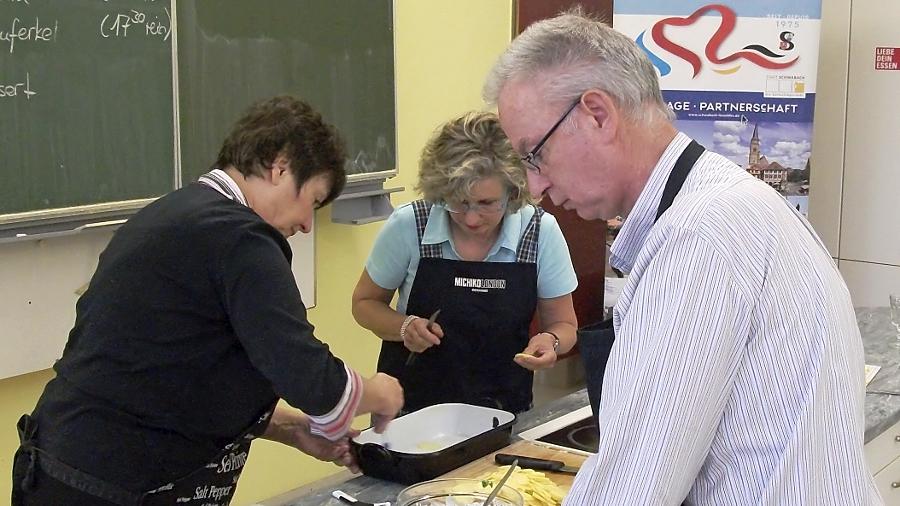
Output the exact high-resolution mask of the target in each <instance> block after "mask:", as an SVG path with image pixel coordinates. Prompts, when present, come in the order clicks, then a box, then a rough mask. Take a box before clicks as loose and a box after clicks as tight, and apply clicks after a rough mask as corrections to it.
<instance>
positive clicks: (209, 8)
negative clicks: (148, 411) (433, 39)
mask: <svg viewBox="0 0 900 506" xmlns="http://www.w3.org/2000/svg"><path fill="white" fill-rule="evenodd" d="M173 90H178V93H174V92H173ZM282 93H290V94H294V95H297V96H300V97H302V98H304V99H306V100H308V101H309V102H310V103H311V104H312V105H313V106H314V107H315V108H316V109H317V110H319V111H320V112H322V115H323V116H324V117H325V119H326V120H327V121H329V122H330V123H333V124H334V125H335V126H336V127H337V128H338V130H339V131H340V132H341V134H342V136H343V137H344V139H345V141H346V143H347V147H348V149H347V152H348V159H347V162H346V168H347V170H348V173H350V174H352V176H351V180H353V179H355V178H357V179H369V178H372V177H375V178H377V177H386V176H387V175H391V174H392V173H393V172H394V171H395V170H396V169H395V167H396V154H395V113H394V111H395V107H394V103H395V100H394V51H393V3H392V1H391V0H258V1H252V2H251V1H247V0H215V1H213V0H177V1H175V0H114V1H108V0H0V118H2V119H0V121H2V126H0V181H2V183H0V229H4V227H6V228H7V229H8V227H9V223H13V224H16V223H19V222H21V221H28V220H29V219H43V217H44V216H45V214H46V213H47V212H48V211H50V213H51V215H54V216H55V215H61V216H63V218H65V217H66V216H71V215H78V214H84V213H87V214H88V215H90V213H91V212H92V211H96V212H100V211H101V210H103V211H105V212H108V210H109V209H110V205H111V204H110V203H112V209H115V208H116V205H117V203H122V204H123V205H125V207H128V206H132V207H137V206H138V205H140V204H143V203H145V202H146V201H147V200H146V199H151V198H154V197H157V196H159V195H162V194H165V193H167V192H169V191H171V190H172V189H174V188H177V187H178V186H180V185H181V184H183V183H186V182H189V181H192V180H194V179H196V177H197V176H198V175H200V174H202V173H203V172H205V171H206V170H208V169H209V167H210V164H211V163H212V162H213V161H214V160H215V157H216V154H217V151H218V149H219V147H220V145H221V142H222V139H223V137H224V136H225V134H226V132H227V129H228V128H229V126H230V125H231V124H232V123H233V122H234V121H235V119H237V118H238V116H239V115H240V114H241V112H242V111H243V110H244V109H245V108H246V107H247V106H248V105H249V104H250V103H252V102H254V101H256V100H258V99H261V98H265V97H269V96H273V95H276V94H282Z"/></svg>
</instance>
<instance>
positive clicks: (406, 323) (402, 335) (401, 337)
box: [400, 314, 418, 342]
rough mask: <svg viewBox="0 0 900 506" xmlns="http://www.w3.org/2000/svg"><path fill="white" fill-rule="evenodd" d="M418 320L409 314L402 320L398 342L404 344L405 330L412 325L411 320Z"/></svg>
mask: <svg viewBox="0 0 900 506" xmlns="http://www.w3.org/2000/svg"><path fill="white" fill-rule="evenodd" d="M416 318H418V316H416V315H414V314H411V315H409V316H407V317H406V319H405V320H403V325H400V340H401V341H403V342H406V328H407V327H409V324H410V323H412V321H413V320H415V319H416Z"/></svg>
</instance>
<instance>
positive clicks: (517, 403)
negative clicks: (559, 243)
mask: <svg viewBox="0 0 900 506" xmlns="http://www.w3.org/2000/svg"><path fill="white" fill-rule="evenodd" d="M413 206H414V210H415V216H416V228H417V230H418V237H419V252H420V256H421V259H420V261H419V268H418V270H417V271H416V277H415V280H414V281H413V286H412V289H411V290H410V294H409V301H408V303H407V306H406V313H407V314H411V315H425V316H427V315H430V314H431V313H433V312H434V311H435V310H437V309H440V310H441V314H440V317H439V318H438V320H437V322H438V323H439V324H440V325H441V328H442V329H443V331H444V337H443V339H442V340H441V344H440V345H439V346H433V347H431V348H429V349H427V350H425V351H424V352H423V353H421V354H420V356H419V357H418V358H417V359H416V360H415V361H413V362H412V363H411V364H410V365H409V366H407V365H406V359H407V357H408V356H409V350H408V349H406V347H405V346H403V343H401V342H393V341H384V342H383V343H382V346H381V354H380V355H379V357H378V370H379V371H381V372H385V373H387V374H390V375H392V376H395V377H396V378H397V379H399V380H400V384H401V385H402V386H403V394H404V397H405V399H406V404H405V405H404V407H403V410H404V411H405V412H410V411H415V410H417V409H421V408H423V407H426V406H431V405H434V404H439V403H443V402H464V403H467V404H475V405H481V406H489V407H497V408H501V409H504V410H507V411H511V412H513V413H518V412H522V411H525V410H527V409H529V408H530V407H531V389H532V383H533V374H532V372H531V371H529V370H527V369H525V368H523V367H521V366H519V365H518V364H516V363H515V362H513V357H514V356H515V354H516V353H519V352H521V351H522V350H523V349H524V348H525V347H526V346H527V345H528V340H529V338H530V336H529V325H530V323H531V319H532V317H533V316H534V311H535V308H536V307H537V244H538V235H539V233H540V220H541V215H542V214H543V209H541V208H536V209H535V213H534V216H533V217H532V219H531V221H530V222H529V224H528V227H527V228H526V231H525V233H524V234H523V236H522V239H521V240H520V242H519V246H518V251H517V253H516V261H515V262H469V261H460V260H446V259H444V258H442V257H441V244H422V235H423V234H424V231H425V225H426V223H427V221H428V215H429V213H430V211H431V205H430V204H428V203H426V202H424V201H416V202H414V203H413Z"/></svg>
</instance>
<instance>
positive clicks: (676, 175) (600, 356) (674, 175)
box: [578, 140, 704, 420]
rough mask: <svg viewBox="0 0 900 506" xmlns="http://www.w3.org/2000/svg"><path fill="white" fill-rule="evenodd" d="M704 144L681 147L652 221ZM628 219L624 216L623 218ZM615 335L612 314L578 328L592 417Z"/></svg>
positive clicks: (668, 202)
mask: <svg viewBox="0 0 900 506" xmlns="http://www.w3.org/2000/svg"><path fill="white" fill-rule="evenodd" d="M703 151H704V148H703V146H701V145H700V144H699V143H697V141H693V140H692V141H691V143H690V144H688V147H686V148H685V149H684V151H682V153H681V155H680V156H679V157H678V160H677V161H676V162H675V166H674V167H673V168H672V172H671V173H670V174H669V178H668V179H667V180H666V186H665V189H664V190H663V195H662V198H661V199H660V201H659V206H658V207H657V210H656V218H655V219H654V223H655V222H656V220H658V219H659V217H660V216H662V214H663V213H664V212H666V210H668V209H669V207H670V206H671V205H672V202H673V201H674V200H675V196H676V195H678V192H679V191H680V190H681V187H682V186H683V185H684V181H685V180H686V179H687V176H688V173H690V171H691V168H692V167H693V166H694V164H695V163H696V162H697V159H698V158H700V155H702V154H703ZM626 219H627V218H626ZM615 339H616V335H615V329H614V328H613V321H612V318H610V319H607V320H604V321H602V322H599V323H595V324H592V325H588V326H586V327H583V328H580V329H578V350H579V355H581V360H582V361H583V363H584V371H585V380H586V383H587V391H588V400H590V402H591V411H592V412H593V414H594V420H596V419H597V415H598V413H599V406H600V395H601V393H602V390H603V375H604V373H605V372H606V362H607V361H608V360H609V354H610V352H611V351H612V346H613V342H614V341H615Z"/></svg>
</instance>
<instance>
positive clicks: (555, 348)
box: [541, 330, 559, 354]
mask: <svg viewBox="0 0 900 506" xmlns="http://www.w3.org/2000/svg"><path fill="white" fill-rule="evenodd" d="M541 334H550V335H551V336H553V353H556V354H559V336H557V335H556V334H554V333H553V332H550V331H549V330H544V331H542V332H541Z"/></svg>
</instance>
